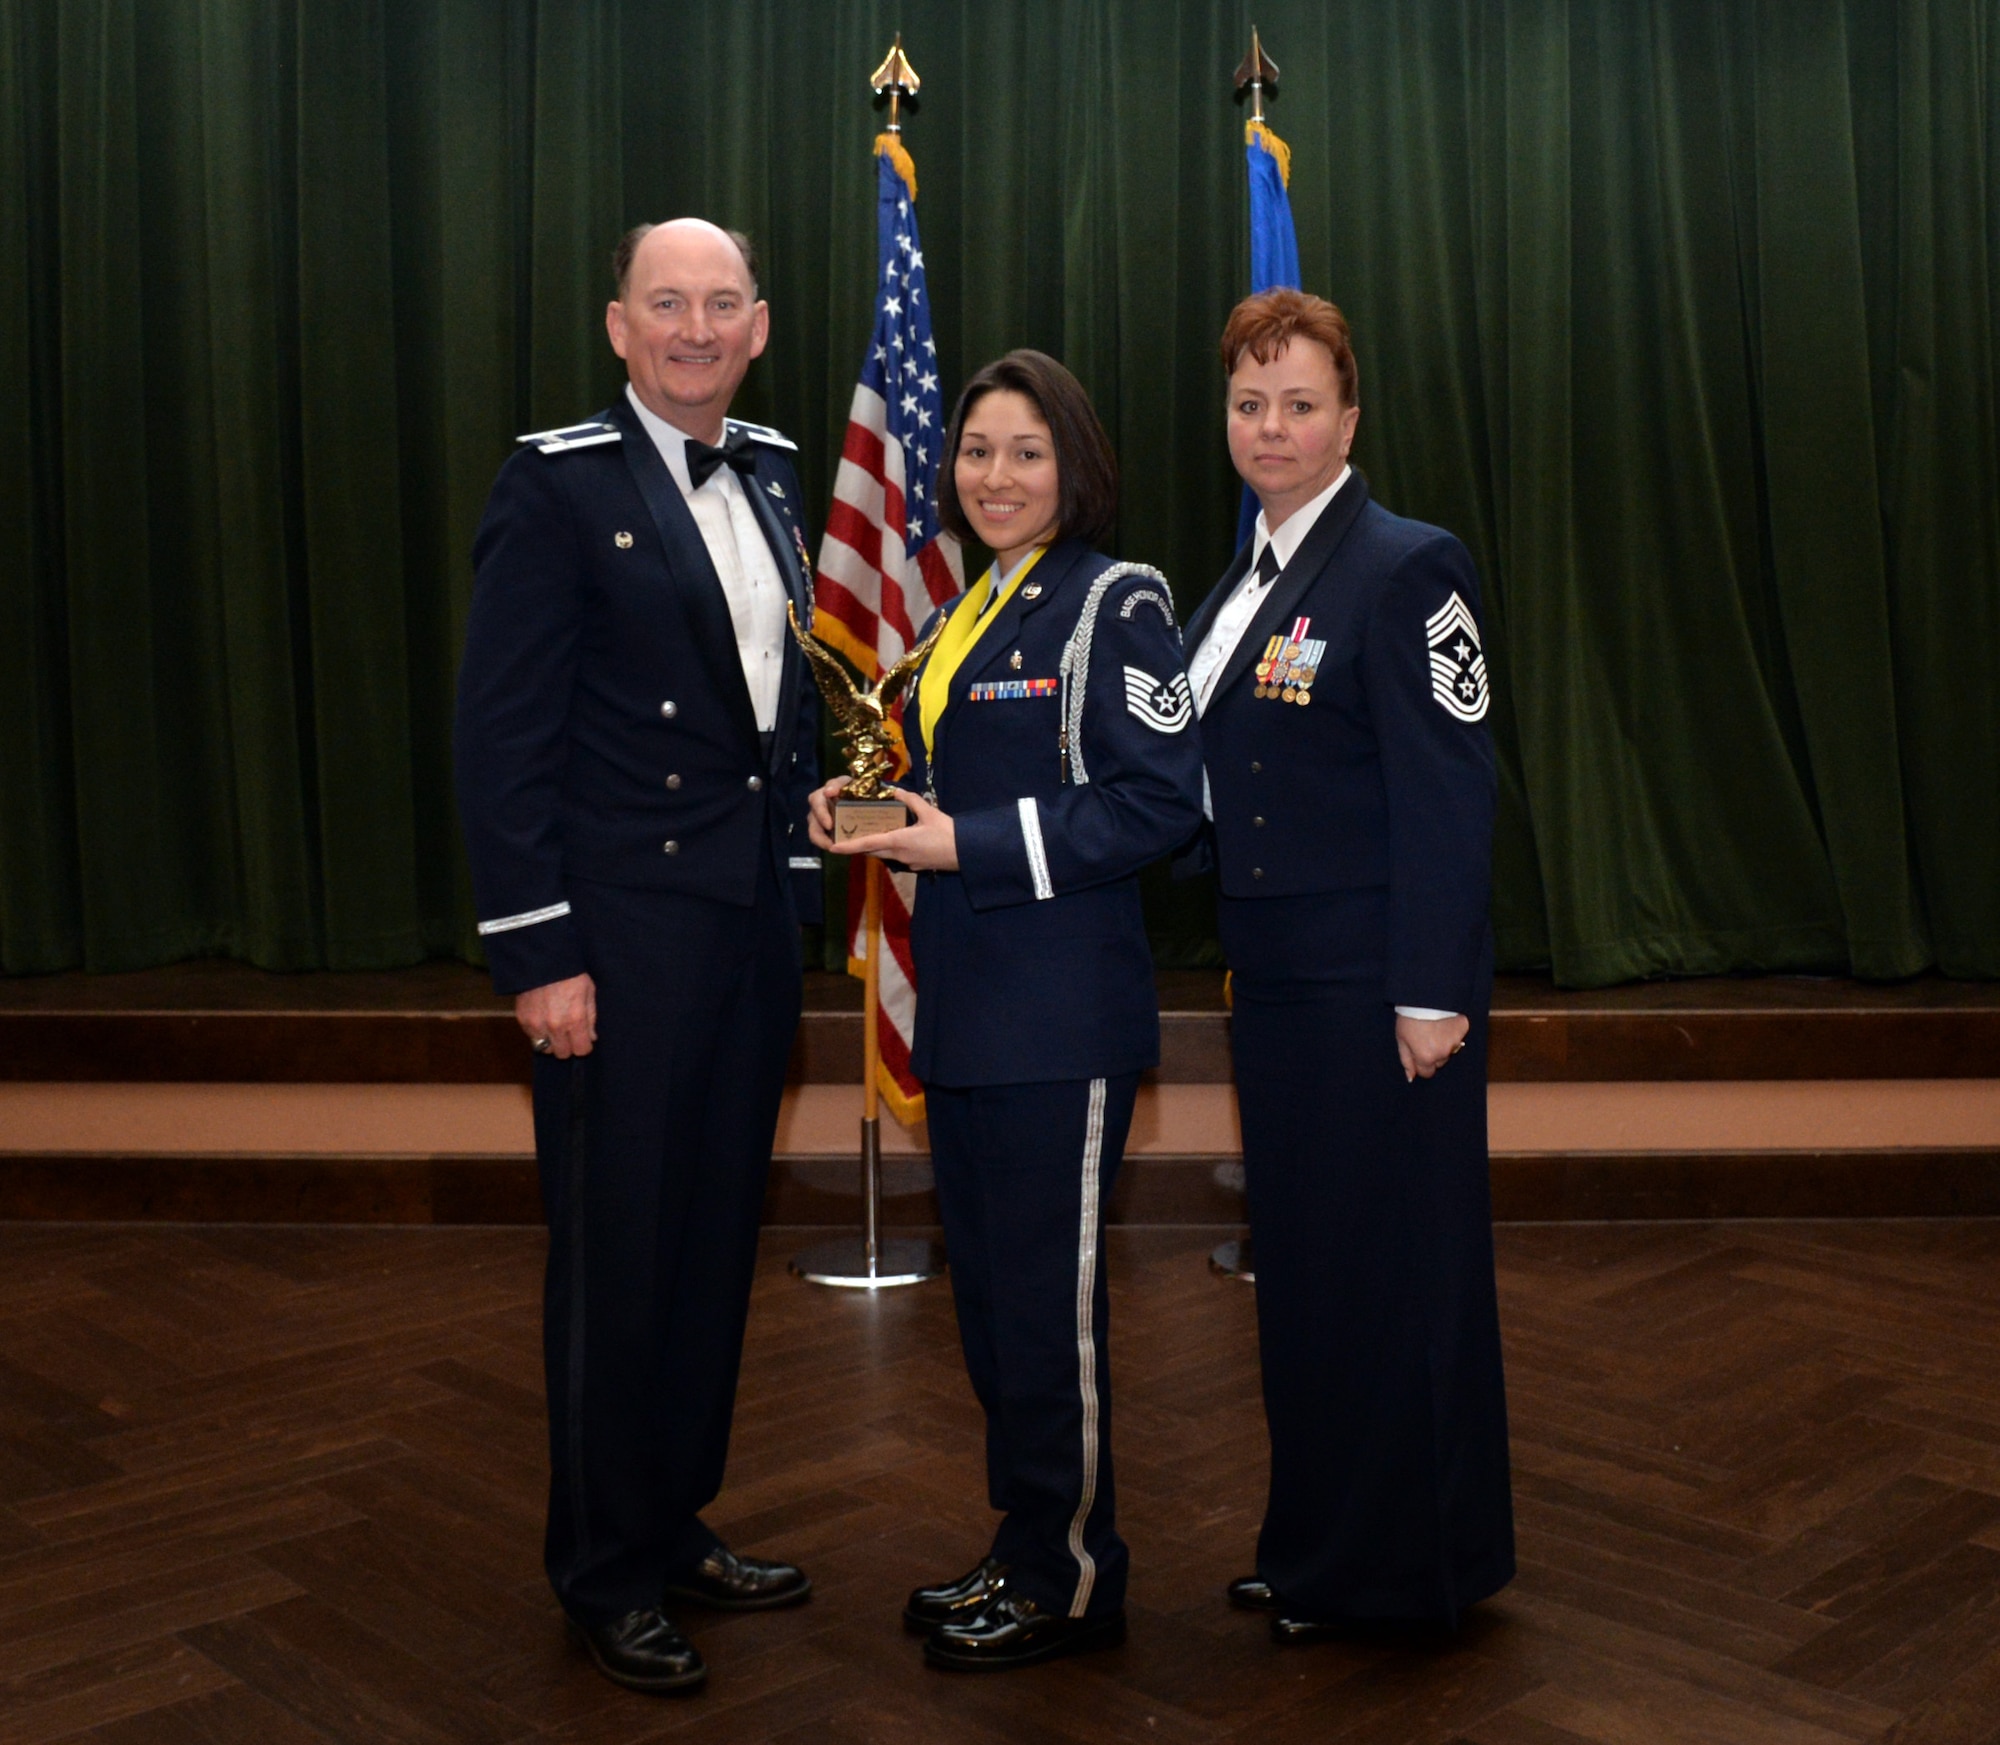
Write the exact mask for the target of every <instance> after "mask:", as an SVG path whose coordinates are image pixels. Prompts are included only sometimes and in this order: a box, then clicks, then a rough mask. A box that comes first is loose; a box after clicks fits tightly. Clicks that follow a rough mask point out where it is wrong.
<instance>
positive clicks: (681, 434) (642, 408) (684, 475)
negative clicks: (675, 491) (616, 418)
mask: <svg viewBox="0 0 2000 1745" xmlns="http://www.w3.org/2000/svg"><path fill="white" fill-rule="evenodd" d="M625 398H626V399H628V400H629V401H631V402H632V410H633V411H634V412H636V413H638V414H639V423H640V425H641V426H642V427H643V428H644V430H645V432H646V434H647V435H648V436H650V437H651V438H652V439H653V446H654V447H655V448H657V449H658V450H659V451H660V459H661V460H663V461H665V462H666V463H667V471H668V472H670V473H672V474H673V475H674V483H675V484H677V485H679V486H680V488H681V495H682V496H683V497H692V496H693V495H694V493H695V483H694V476H693V474H691V473H690V472H689V471H688V450H687V445H688V444H689V443H690V442H699V441H700V440H701V439H700V438H699V437H694V436H689V435H688V433H687V432H686V431H685V430H682V429H681V428H680V427H679V426H678V425H673V424H669V423H668V422H667V421H666V420H665V419H664V418H662V417H661V416H660V415H659V414H658V413H657V412H655V411H653V410H651V409H650V408H649V407H648V406H647V405H646V403H645V402H644V401H643V400H641V399H640V398H639V395H638V392H637V390H636V389H634V388H633V386H632V384H631V383H630V382H627V383H626V384H625ZM728 470H729V469H728V468H727V467H717V468H716V474H721V473H725V472H727V471H728ZM711 476H715V475H711ZM1301 513H1303V511H1301Z"/></svg>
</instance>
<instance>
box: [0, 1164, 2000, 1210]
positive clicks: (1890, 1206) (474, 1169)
mask: <svg viewBox="0 0 2000 1745" xmlns="http://www.w3.org/2000/svg"><path fill="white" fill-rule="evenodd" d="M827 1161H828V1160H827V1159H825V1158H820V1157H814V1158H785V1157H781V1158H777V1159H775V1160H774V1161H773V1167H772V1176H771V1186H770V1190H769V1192H768V1193H767V1195H766V1197H765V1202H764V1222H765V1223H766V1224H767V1225H785V1226H797V1227H802V1228H803V1227H814V1228H820V1229H827V1230H832V1229H850V1228H852V1227H853V1226H854V1224H855V1222H856V1219H857V1216H858V1213H857V1210H856V1208H857V1205H858V1200H857V1198H856V1196H855V1194H854V1193H853V1192H851V1191H850V1192H840V1191H838V1190H837V1189H836V1188H834V1187H831V1186H829V1185H828V1170H827ZM1492 1179H1493V1214H1494V1218H1495V1221H1496V1222H1499V1223H1507V1224H1514V1223H1521V1224H1527V1223H1624V1222H1649V1221H1659V1222H1672V1221H1685V1220H1713V1219H1771V1218H1779V1219H1797V1218H1969V1217H1977V1218H1988V1217H2000V1148H1996V1147H1991V1146H1966V1147H1939V1148H1897V1149H1893V1150H1853V1151H1804V1150H1801V1151H1753V1152H1721V1151H1712V1152H1684V1151H1674V1152H1631V1151H1622V1152H1603V1153H1581V1152H1565V1153H1560V1154H1554V1155H1551V1154H1546V1153H1536V1154H1520V1153H1515V1154H1509V1153H1504V1152H1501V1153H1495V1154H1494V1157H1493V1162H1492ZM1240 1181H1241V1163H1240V1161H1239V1160H1238V1159H1235V1158H1223V1157H1172V1156H1148V1157H1135V1158H1128V1159H1127V1160H1126V1163H1125V1166H1124V1169H1123V1171H1122V1172H1121V1175H1120V1178H1119V1182H1118V1186H1117V1189H1116V1191H1115V1192H1114V1193H1113V1195H1112V1196H1111V1199H1110V1201H1109V1203H1108V1205H1107V1208H1106V1217H1107V1220H1108V1221H1109V1222H1110V1223H1112V1224H1114V1225H1118V1226H1126V1227H1138V1226H1149V1227H1168V1226H1188V1225H1194V1226H1215V1227H1233V1226H1236V1225H1239V1224H1241V1222H1242V1220H1243V1196H1242V1191H1241V1187H1240V1185H1238V1184H1239V1183H1240ZM883 1218H884V1222H885V1224H887V1225H888V1226H889V1227H890V1228H892V1229H898V1230H913V1229H934V1228H935V1227H936V1225H937V1202H936V1199H935V1197H934V1196H933V1194H932V1193H931V1192H930V1190H929V1189H928V1188H925V1189H922V1190H920V1191H916V1192H908V1193H899V1194H892V1195H889V1196H887V1197H886V1198H885V1199H884V1201H883ZM0 1221H17V1222H37V1223H39V1222H57V1223H153V1222H163V1223H187V1224H329V1225H333V1224H354V1225H396V1224H406V1225H523V1224H539V1223H540V1222H541V1221H542V1213H541V1202H540V1199H539V1197H538V1192H537V1188H536V1182H535V1168H534V1163H533V1161H532V1160H530V1159H526V1158H522V1157H519V1156H513V1155H508V1156H485V1157H481V1156H462V1157H440V1156H415V1155H412V1156H385V1155H381V1154H371V1155H368V1156H337V1155H316V1156H311V1157H243V1156H200V1155H176V1156H157V1155H154V1156H132V1155H123V1154H100V1153H79V1152H67V1153H60V1154H49V1155H45V1156H36V1155H33V1154H14V1155H11V1156H8V1157H7V1158H6V1159H5V1160H4V1164H0Z"/></svg>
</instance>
